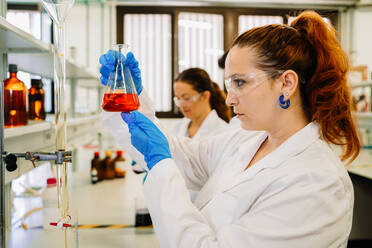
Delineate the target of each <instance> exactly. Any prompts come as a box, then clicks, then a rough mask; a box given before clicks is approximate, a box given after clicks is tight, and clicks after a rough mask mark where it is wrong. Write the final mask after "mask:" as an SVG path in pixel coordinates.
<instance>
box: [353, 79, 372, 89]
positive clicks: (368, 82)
mask: <svg viewBox="0 0 372 248" xmlns="http://www.w3.org/2000/svg"><path fill="white" fill-rule="evenodd" d="M368 86H372V81H363V82H360V83H356V84H353V85H352V87H353V88H359V87H368Z"/></svg>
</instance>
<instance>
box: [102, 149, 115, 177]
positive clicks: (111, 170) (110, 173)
mask: <svg viewBox="0 0 372 248" xmlns="http://www.w3.org/2000/svg"><path fill="white" fill-rule="evenodd" d="M111 156H112V152H111V151H106V157H105V158H104V159H103V160H102V162H101V166H102V167H103V168H105V170H104V173H103V178H104V179H113V178H115V164H114V163H112V160H111Z"/></svg>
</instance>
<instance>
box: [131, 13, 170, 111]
mask: <svg viewBox="0 0 372 248" xmlns="http://www.w3.org/2000/svg"><path fill="white" fill-rule="evenodd" d="M171 26H172V23H171V16H170V15H167V14H126V15H124V43H126V44H128V45H130V46H131V47H132V51H133V52H134V54H135V56H136V57H137V59H138V60H139V62H140V68H141V70H142V82H143V84H144V87H145V88H146V89H147V92H148V93H149V96H150V98H151V99H152V100H153V102H154V104H155V109H156V110H157V111H162V112H169V111H171V110H172V101H171V99H172V92H171V91H172V67H171V52H172V51H171V47H172V46H171V44H172V39H171V37H172V31H171Z"/></svg>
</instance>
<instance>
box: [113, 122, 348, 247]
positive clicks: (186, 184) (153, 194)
mask: <svg viewBox="0 0 372 248" xmlns="http://www.w3.org/2000/svg"><path fill="white" fill-rule="evenodd" d="M117 138H119V139H128V138H129V135H128V136H127V137H124V136H122V137H117ZM265 138H266V133H264V132H249V131H244V130H242V129H233V130H231V131H230V132H225V133H223V134H221V135H218V136H215V137H211V138H209V139H207V140H202V141H196V140H191V139H186V138H181V137H179V138H169V143H170V147H171V151H172V155H173V158H174V159H164V160H162V161H160V162H159V163H158V164H157V165H155V166H154V167H153V168H152V169H151V171H150V172H149V174H148V177H147V179H146V182H145V184H144V193H145V196H146V199H147V201H148V206H149V210H150V214H151V217H152V220H153V224H154V228H155V232H156V235H157V237H158V239H159V241H160V244H161V247H170V248H193V247H195V248H196V247H198V248H207V247H208V248H217V247H224V248H225V247H226V248H227V247H231V248H240V247H255V248H256V247H263V248H267V247H270V248H271V247H283V248H284V247H285V248H288V247H311V248H313V247H317V248H320V247H346V244H347V240H348V236H349V233H350V230H351V224H352V212H353V202H354V196H353V187H352V184H351V180H350V178H349V176H348V174H347V172H346V170H345V168H344V166H343V164H342V163H341V162H340V160H339V158H338V157H337V156H336V154H335V153H334V152H333V151H332V150H331V149H330V148H329V146H328V145H327V144H326V143H325V142H324V141H323V140H321V139H320V137H319V130H318V126H317V125H316V124H315V123H310V124H308V125H307V126H306V127H305V128H303V129H302V130H300V131H299V132H297V133H296V134H294V135H293V136H292V137H290V138H289V139H288V140H286V141H285V142H284V143H282V144H281V145H280V146H279V147H278V148H277V149H276V150H275V151H273V152H272V153H270V154H269V155H267V156H266V157H264V158H263V159H261V160H260V161H258V162H257V163H256V164H254V165H253V166H252V167H250V168H248V169H247V170H244V169H245V167H246V166H247V165H248V164H249V162H250V160H251V159H252V157H253V156H254V154H255V152H256V151H257V149H258V148H259V147H260V145H261V143H262V142H263V141H264V140H265ZM127 142H128V140H127ZM187 188H189V189H194V190H200V193H199V195H198V197H197V199H196V202H195V205H194V204H193V203H192V202H191V201H190V198H189V196H188V190H187Z"/></svg>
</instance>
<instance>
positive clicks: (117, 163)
mask: <svg viewBox="0 0 372 248" xmlns="http://www.w3.org/2000/svg"><path fill="white" fill-rule="evenodd" d="M122 155H123V151H120V150H119V151H117V152H116V158H115V159H114V160H113V161H112V163H113V164H114V165H113V166H114V168H115V177H118V178H120V177H125V174H126V172H125V158H123V156H122Z"/></svg>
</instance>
